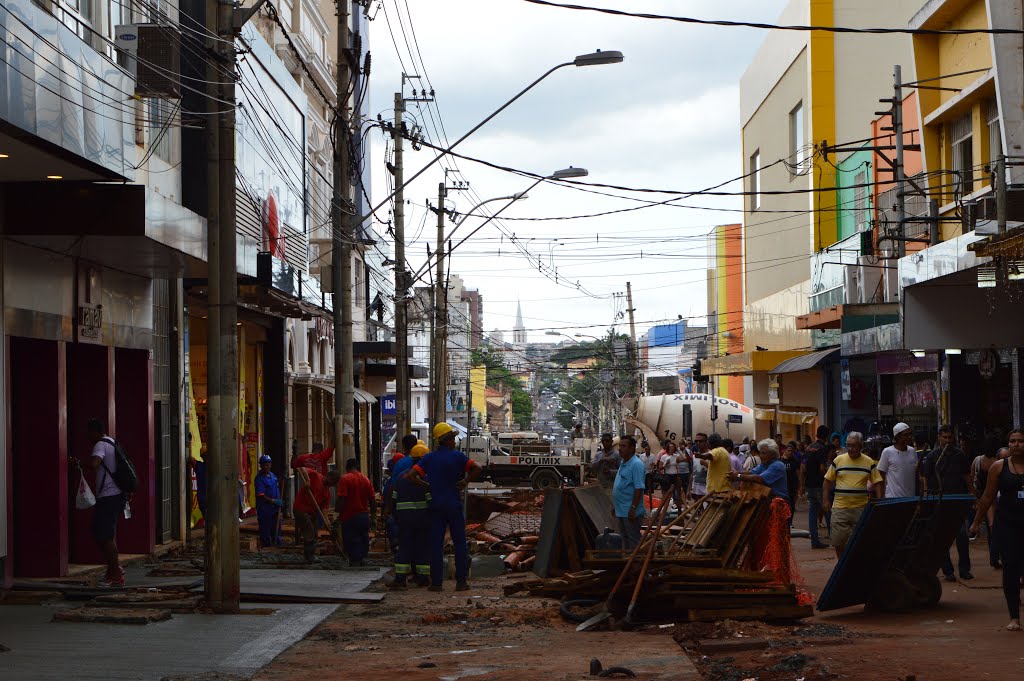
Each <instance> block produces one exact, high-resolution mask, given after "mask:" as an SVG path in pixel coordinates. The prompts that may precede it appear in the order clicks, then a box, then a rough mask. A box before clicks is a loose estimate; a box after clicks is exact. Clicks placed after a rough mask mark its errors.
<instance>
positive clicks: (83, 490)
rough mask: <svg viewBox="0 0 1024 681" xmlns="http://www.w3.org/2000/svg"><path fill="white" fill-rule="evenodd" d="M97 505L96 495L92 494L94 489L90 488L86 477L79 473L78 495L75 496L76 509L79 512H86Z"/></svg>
mask: <svg viewBox="0 0 1024 681" xmlns="http://www.w3.org/2000/svg"><path fill="white" fill-rule="evenodd" d="M95 505H96V495H95V494H93V493H92V488H91V487H89V483H87V482H86V481H85V476H84V475H82V474H81V473H79V475H78V494H76V495H75V508H77V509H78V510H79V511H84V510H85V509H87V508H92V507H93V506H95Z"/></svg>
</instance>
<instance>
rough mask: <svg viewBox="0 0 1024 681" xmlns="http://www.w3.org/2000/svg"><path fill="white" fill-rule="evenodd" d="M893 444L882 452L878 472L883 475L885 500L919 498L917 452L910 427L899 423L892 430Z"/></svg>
mask: <svg viewBox="0 0 1024 681" xmlns="http://www.w3.org/2000/svg"><path fill="white" fill-rule="evenodd" d="M892 437H893V440H894V442H893V444H892V446H890V447H886V448H885V449H883V450H882V456H881V457H879V459H878V472H879V473H881V474H882V484H883V485H884V486H885V498H886V499H896V498H899V497H913V496H917V463H918V462H917V452H916V451H915V450H914V448H913V447H911V446H910V440H911V438H912V437H913V435H912V434H911V431H910V426H908V425H907V424H906V423H902V422H901V423H897V424H896V425H895V426H893V429H892Z"/></svg>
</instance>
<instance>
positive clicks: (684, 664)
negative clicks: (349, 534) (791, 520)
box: [256, 539, 1024, 681]
mask: <svg viewBox="0 0 1024 681" xmlns="http://www.w3.org/2000/svg"><path fill="white" fill-rule="evenodd" d="M794 551H795V554H796V556H797V560H798V562H799V564H800V569H801V571H802V574H803V577H804V580H805V582H806V585H807V587H808V589H809V590H810V591H811V592H812V593H814V594H817V593H820V591H821V589H822V587H823V586H824V584H825V582H826V581H827V580H828V577H829V575H830V574H831V572H832V569H833V567H834V566H835V562H836V559H835V556H834V554H833V553H832V552H831V551H827V550H817V551H815V550H812V549H811V548H810V546H809V541H807V540H806V539H795V540H794ZM972 551H973V557H974V558H975V560H974V565H975V568H974V574H975V575H976V579H975V580H973V581H971V582H969V583H963V582H959V583H944V584H943V586H944V593H943V597H942V600H941V602H940V604H939V605H938V607H936V608H934V609H932V610H926V611H918V612H913V613H906V614H885V613H878V612H867V611H865V610H864V608H862V607H852V608H847V609H843V610H838V611H834V612H828V613H819V614H816V615H815V616H814V617H812V618H809V619H807V620H804V621H803V622H801V623H799V624H788V625H785V626H780V625H769V624H764V623H760V622H730V621H725V622H718V623H713V624H674V625H662V626H658V625H649V626H646V627H643V628H641V629H639V630H636V631H629V632H624V631H616V632H608V631H603V632H585V633H577V632H576V631H575V625H573V624H571V623H569V622H566V621H564V620H563V619H562V618H561V616H560V615H559V609H558V603H557V602H556V601H554V600H551V599H548V600H545V599H539V598H529V597H524V596H521V595H515V596H511V597H504V596H502V587H503V586H505V585H507V584H509V583H511V582H512V581H514V580H516V579H522V578H523V576H521V575H520V576H517V575H510V576H500V577H493V578H487V579H475V580H472V582H471V584H472V587H473V588H472V590H471V591H469V592H459V593H456V592H454V591H453V590H452V583H451V582H446V584H445V586H446V590H445V591H444V592H443V593H440V594H436V593H429V592H427V591H426V590H424V589H417V588H414V587H410V588H408V589H406V590H404V591H397V592H394V591H392V592H389V593H388V594H387V596H386V597H385V599H384V601H383V602H382V603H381V604H378V605H359V606H341V607H340V608H339V610H338V611H337V612H336V613H335V614H334V615H333V616H332V617H330V618H329V619H328V620H326V621H325V622H323V623H322V624H321V625H320V626H319V627H317V628H316V629H315V630H314V631H313V632H311V633H310V635H309V636H308V637H306V639H305V640H303V641H301V642H300V643H298V644H296V645H295V646H293V647H292V648H291V649H289V650H288V651H286V652H285V653H283V654H282V655H280V656H279V657H278V658H277V659H276V660H274V662H272V663H271V664H270V665H268V666H267V667H265V668H264V669H263V670H262V671H261V672H260V673H259V674H258V675H257V676H256V678H257V679H259V680H261V681H271V680H273V681H284V680H288V681H293V680H301V679H310V680H312V679H316V680H317V681H322V680H323V679H328V678H344V679H353V680H356V679H379V678H391V677H392V675H396V674H397V675H399V676H400V677H408V678H413V679H424V680H434V679H440V680H445V681H449V680H451V681H454V680H456V679H494V680H497V681H506V680H507V681H512V680H516V681H519V680H522V679H551V680H561V679H587V678H595V677H593V676H590V673H589V672H590V664H591V660H592V659H595V658H596V659H598V660H600V663H601V665H602V667H603V668H605V669H607V668H609V667H612V666H624V667H627V668H629V669H630V670H632V671H633V672H634V673H636V674H637V678H642V679H700V678H704V679H709V680H712V681H746V680H750V679H756V680H757V681H800V680H801V679H802V680H803V681H823V680H825V679H843V678H847V679H865V680H869V681H873V680H879V681H882V680H884V681H908V680H911V679H913V680H914V681H964V680H968V681H981V680H984V679H998V680H1002V679H1016V678H1020V676H1021V671H1020V670H1021V669H1022V668H1024V666H1022V665H1024V635H1022V634H1020V633H1012V632H1007V631H1005V630H1004V629H1003V627H1004V626H1005V624H1006V622H1007V621H1008V617H1007V614H1006V608H1005V604H1004V601H1003V597H1002V591H1001V588H1000V581H999V580H1000V575H999V573H998V572H997V571H995V570H993V569H992V568H990V567H989V566H988V561H987V554H986V549H985V545H984V542H976V543H974V544H973V545H972ZM865 578H866V579H869V578H870V576H865ZM374 588H375V589H378V590H381V591H384V590H386V587H384V586H383V585H378V586H376V587H374Z"/></svg>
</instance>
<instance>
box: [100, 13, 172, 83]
mask: <svg viewBox="0 0 1024 681" xmlns="http://www.w3.org/2000/svg"><path fill="white" fill-rule="evenodd" d="M115 35H116V37H115V40H114V44H115V45H116V47H117V49H118V51H119V52H120V53H121V55H123V57H124V58H123V59H119V60H118V61H119V62H120V63H121V64H122V66H124V67H125V68H127V69H128V71H129V72H130V73H131V74H132V75H133V76H134V77H135V94H136V95H138V96H139V97H160V98H166V99H177V98H179V97H181V33H180V32H179V31H177V30H175V29H174V28H171V27H170V26H167V25H164V24H125V25H123V26H117V27H116V33H115Z"/></svg>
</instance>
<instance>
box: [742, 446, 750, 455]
mask: <svg viewBox="0 0 1024 681" xmlns="http://www.w3.org/2000/svg"><path fill="white" fill-rule="evenodd" d="M740 451H741V452H743V453H744V454H746V453H747V452H749V451H750V445H740Z"/></svg>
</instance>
